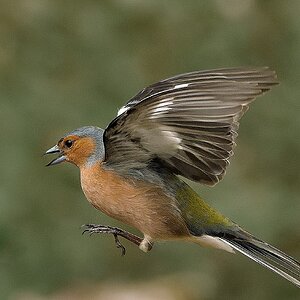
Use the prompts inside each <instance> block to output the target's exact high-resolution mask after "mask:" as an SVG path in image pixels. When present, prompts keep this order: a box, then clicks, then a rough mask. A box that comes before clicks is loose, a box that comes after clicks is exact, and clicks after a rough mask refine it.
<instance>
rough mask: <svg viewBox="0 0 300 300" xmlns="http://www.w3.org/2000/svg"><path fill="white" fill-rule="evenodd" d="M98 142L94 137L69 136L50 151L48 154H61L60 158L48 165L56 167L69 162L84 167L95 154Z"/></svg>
mask: <svg viewBox="0 0 300 300" xmlns="http://www.w3.org/2000/svg"><path fill="white" fill-rule="evenodd" d="M95 149H96V142H95V140H94V139H93V138H92V137H88V136H83V137H80V136H77V135H68V136H66V137H64V138H62V139H60V140H59V141H58V143H57V145H56V146H54V147H52V148H51V149H49V150H48V151H47V152H46V154H50V153H59V154H60V156H59V157H58V158H56V159H54V160H53V161H51V162H50V163H49V164H48V165H55V164H58V163H61V162H63V161H68V162H71V163H73V164H75V165H76V166H78V167H81V166H84V165H85V163H86V162H87V160H88V158H89V157H91V155H92V154H93V153H94V152H95Z"/></svg>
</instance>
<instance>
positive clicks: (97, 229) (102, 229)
mask: <svg viewBox="0 0 300 300" xmlns="http://www.w3.org/2000/svg"><path fill="white" fill-rule="evenodd" d="M81 227H83V228H85V229H84V230H83V232H82V234H85V233H88V234H89V235H92V234H94V233H107V234H112V235H113V236H114V238H115V243H116V246H117V248H120V249H121V252H122V253H121V255H122V256H123V255H125V253H126V249H125V247H124V246H123V245H122V244H121V242H120V241H119V238H118V236H121V237H123V238H125V239H127V240H128V241H130V242H132V243H134V244H136V245H137V246H140V245H141V243H142V241H143V239H142V238H140V237H138V236H136V235H135V234H132V233H130V232H128V231H125V230H123V229H120V228H117V227H111V226H106V225H97V224H85V225H82V226H81ZM152 246H153V245H152V243H149V242H148V245H147V251H150V250H151V249H152Z"/></svg>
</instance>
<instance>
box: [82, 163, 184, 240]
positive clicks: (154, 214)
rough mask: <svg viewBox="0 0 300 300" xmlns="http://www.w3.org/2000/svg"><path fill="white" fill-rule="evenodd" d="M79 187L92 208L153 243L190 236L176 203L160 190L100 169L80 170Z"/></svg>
mask: <svg viewBox="0 0 300 300" xmlns="http://www.w3.org/2000/svg"><path fill="white" fill-rule="evenodd" d="M81 186H82V189H83V192H84V194H85V196H86V197H87V199H88V201H89V202H90V203H91V204H92V205H93V206H94V207H96V208H97V209H99V210H100V211H102V212H103V213H105V214H106V215H108V216H110V217H112V218H115V219H117V220H119V221H122V222H124V223H126V224H129V225H131V226H134V227H136V228H137V229H138V230H140V231H141V232H142V233H143V234H144V235H147V236H149V237H151V238H152V239H153V240H160V239H176V238H183V237H187V236H189V232H188V229H187V227H186V225H185V223H184V220H183V218H182V216H181V214H180V211H179V210H178V208H177V206H176V202H175V200H174V199H172V198H171V197H168V196H166V195H165V193H164V192H163V191H162V190H161V189H160V188H159V187H155V186H153V185H150V184H148V183H144V182H141V181H138V180H130V181H128V180H125V179H124V178H123V177H121V176H118V175H116V174H115V173H114V172H112V171H107V170H103V169H101V168H100V167H99V166H97V167H90V168H85V169H82V170H81Z"/></svg>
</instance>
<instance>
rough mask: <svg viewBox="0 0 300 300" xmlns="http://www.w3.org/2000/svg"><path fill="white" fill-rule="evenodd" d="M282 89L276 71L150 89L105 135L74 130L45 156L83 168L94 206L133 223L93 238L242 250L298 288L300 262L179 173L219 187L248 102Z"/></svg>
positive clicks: (202, 76)
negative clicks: (223, 210) (211, 202)
mask: <svg viewBox="0 0 300 300" xmlns="http://www.w3.org/2000/svg"><path fill="white" fill-rule="evenodd" d="M275 84H277V79H276V74H275V72H273V71H271V70H270V69H269V68H266V67H265V68H231V69H216V70H209V71H196V72H192V73H187V74H182V75H178V76H175V77H172V78H168V79H165V80H162V81H160V82H158V83H155V84H152V85H150V86H149V87H147V88H145V89H143V90H142V91H140V92H139V93H138V94H137V95H136V96H135V97H133V98H132V99H130V100H129V101H128V102H127V103H126V105H125V106H123V107H122V108H121V109H120V110H119V112H118V115H117V117H116V118H115V119H113V120H112V121H111V123H110V124H109V125H108V127H107V128H106V129H105V130H103V129H101V128H98V127H94V126H86V127H82V128H79V129H76V130H74V131H72V132H70V133H69V134H67V135H66V136H64V137H63V138H61V139H60V140H59V141H58V143H57V145H55V146H54V147H52V148H51V149H49V150H48V151H47V152H46V153H47V154H50V153H59V156H58V158H55V159H54V160H53V161H51V162H50V163H49V164H48V165H55V164H58V163H61V162H64V161H67V162H71V163H73V164H75V165H76V166H78V167H79V169H80V175H81V186H82V189H83V192H84V194H85V196H86V198H87V199H88V201H89V202H90V203H91V204H92V205H93V206H94V207H95V208H96V209H98V210H100V211H102V212H103V213H105V214H107V215H108V216H110V217H112V218H115V219H117V220H119V221H122V222H124V223H126V224H129V225H131V226H133V227H135V228H137V229H138V230H139V231H141V232H142V233H143V235H144V237H143V238H140V237H138V236H136V235H133V234H131V233H129V232H126V231H124V230H122V229H119V228H115V227H110V226H104V225H95V224H88V225H85V226H86V230H85V231H88V232H89V233H91V234H92V233H110V234H113V235H114V237H115V242H116V245H117V247H120V248H122V253H123V254H124V253H125V248H124V247H123V245H122V244H121V243H120V241H119V239H118V236H122V237H124V238H126V239H128V240H129V241H131V242H133V243H135V244H137V245H138V246H139V247H140V249H141V250H143V251H145V252H147V251H149V250H150V249H151V248H152V245H153V242H155V241H161V240H184V241H192V242H195V243H197V244H200V245H204V246H211V247H215V248H219V249H223V250H225V251H228V252H234V251H235V250H236V251H238V252H240V253H242V254H244V255H246V256H248V257H249V258H251V259H253V260H254V261H256V262H257V263H259V264H261V265H263V266H265V267H267V268H269V269H270V270H272V271H274V272H276V273H277V274H279V275H281V276H282V277H284V278H285V279H287V280H289V281H290V282H292V283H293V284H295V285H296V286H298V287H300V264H299V262H297V261H296V260H295V259H293V258H292V257H290V256H288V255H286V254H285V253H283V252H281V251H280V250H278V249H276V248H274V247H273V246H270V245H269V244H267V243H265V242H263V241H262V240H259V239H257V238H255V237H254V236H253V235H251V234H250V233H248V232H246V231H245V230H243V229H242V228H241V227H240V226H239V225H237V224H236V223H234V222H232V221H231V220H230V219H228V218H226V217H224V216H223V215H222V214H220V213H219V212H217V211H216V210H214V209H213V208H211V207H210V206H209V205H208V204H206V203H205V202H204V200H203V199H202V198H201V197H200V196H199V195H198V194H197V193H196V192H195V191H193V190H192V188H191V187H190V186H189V185H187V183H185V182H184V181H183V180H182V179H181V178H180V177H179V176H178V175H181V176H183V177H185V178H188V179H191V180H193V181H196V182H199V183H202V184H206V185H215V184H216V183H218V182H219V181H220V180H221V179H222V178H223V176H224V174H225V170H226V167H227V165H228V164H229V158H230V157H231V156H232V155H233V148H234V146H235V139H236V136H237V129H238V126H239V120H240V118H241V117H242V115H243V114H244V113H245V112H246V110H247V109H248V105H249V104H250V103H251V102H252V101H253V100H254V99H255V98H256V97H257V96H259V95H261V94H263V93H264V92H266V91H269V90H270V88H271V87H272V86H273V85H275Z"/></svg>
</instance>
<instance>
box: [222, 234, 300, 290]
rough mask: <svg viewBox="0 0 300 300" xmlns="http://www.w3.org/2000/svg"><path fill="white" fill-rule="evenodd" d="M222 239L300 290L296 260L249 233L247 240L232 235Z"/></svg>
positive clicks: (298, 266) (299, 267)
mask: <svg viewBox="0 0 300 300" xmlns="http://www.w3.org/2000/svg"><path fill="white" fill-rule="evenodd" d="M220 239H221V240H222V241H223V242H224V243H226V244H228V245H230V246H231V247H232V248H234V249H235V250H237V251H239V252H240V253H242V254H244V255H246V256H248V257H249V258H251V259H253V260H254V261H256V262H257V263H259V264H261V265H262V266H264V267H266V268H268V269H270V270H272V271H273V272H275V273H277V274H279V275H280V276H282V277H283V278H285V279H287V280H288V281H290V282H291V283H293V284H295V285H296V286H297V287H298V288H300V263H299V262H298V261H296V260H295V259H294V258H292V257H290V256H288V255H287V254H285V253H283V252H282V251H280V250H278V249H276V248H275V247H273V246H270V245H268V244H267V243H265V242H263V241H261V240H258V239H256V238H255V237H253V236H250V235H248V233H245V238H243V237H242V238H241V237H234V236H232V235H230V236H228V237H227V236H225V237H221V238H220Z"/></svg>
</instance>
